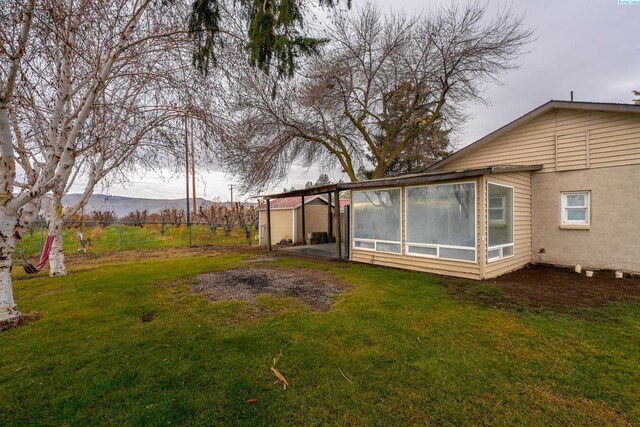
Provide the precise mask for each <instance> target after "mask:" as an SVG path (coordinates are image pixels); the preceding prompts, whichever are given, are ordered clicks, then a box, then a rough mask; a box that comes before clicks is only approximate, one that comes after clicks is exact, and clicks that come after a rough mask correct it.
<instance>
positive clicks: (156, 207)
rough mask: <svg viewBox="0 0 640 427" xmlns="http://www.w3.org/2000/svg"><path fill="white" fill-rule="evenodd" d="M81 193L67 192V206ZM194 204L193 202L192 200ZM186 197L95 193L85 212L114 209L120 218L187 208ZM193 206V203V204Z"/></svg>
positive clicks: (201, 202)
mask: <svg viewBox="0 0 640 427" xmlns="http://www.w3.org/2000/svg"><path fill="white" fill-rule="evenodd" d="M80 196H81V195H80V194H67V195H66V196H64V198H63V199H62V204H63V205H65V206H69V205H72V204H73V203H75V202H76V201H78V199H79V198H80ZM191 203H192V204H193V202H191ZM211 204H213V202H212V201H211V200H206V199H203V198H201V197H198V198H197V206H198V208H200V206H204V207H207V206H210V205H211ZM243 205H254V206H255V205H256V204H255V203H243ZM186 206H187V202H186V199H184V198H183V199H143V198H138V197H122V196H107V195H105V194H94V195H93V196H91V198H90V199H89V202H88V203H87V205H86V206H85V208H84V211H85V212H91V211H114V212H115V213H116V215H117V216H118V217H119V218H120V217H123V216H125V215H126V214H128V213H129V212H133V211H135V210H140V211H143V210H145V209H146V210H147V211H149V213H154V212H159V211H161V210H162V209H185V208H186ZM191 206H192V205H191Z"/></svg>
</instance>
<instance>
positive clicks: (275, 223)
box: [258, 194, 348, 246]
mask: <svg viewBox="0 0 640 427" xmlns="http://www.w3.org/2000/svg"><path fill="white" fill-rule="evenodd" d="M329 198H330V197H329V196H327V195H319V194H316V195H313V196H309V197H303V196H302V197H285V198H279V199H273V200H271V202H270V212H271V244H272V245H276V244H278V243H280V242H281V241H283V240H284V241H287V242H289V241H290V242H291V244H305V243H307V242H309V240H310V239H309V234H311V233H322V232H326V233H327V235H328V237H329V238H331V237H332V235H333V232H332V228H333V227H332V226H331V225H332V222H333V221H332V218H333V212H332V209H329V203H330V202H329V200H328V199H329ZM303 200H304V206H305V209H304V213H303V211H302V201H303ZM341 202H342V203H341V209H342V208H343V205H344V204H345V203H348V201H347V200H342V201H341ZM333 205H334V203H333V202H331V207H332V208H333ZM258 212H259V216H260V218H259V231H258V232H259V237H258V238H259V241H260V245H263V246H266V245H267V244H268V242H267V239H268V238H267V232H266V230H267V205H266V203H263V204H261V205H260V206H259V208H258ZM303 216H304V230H303Z"/></svg>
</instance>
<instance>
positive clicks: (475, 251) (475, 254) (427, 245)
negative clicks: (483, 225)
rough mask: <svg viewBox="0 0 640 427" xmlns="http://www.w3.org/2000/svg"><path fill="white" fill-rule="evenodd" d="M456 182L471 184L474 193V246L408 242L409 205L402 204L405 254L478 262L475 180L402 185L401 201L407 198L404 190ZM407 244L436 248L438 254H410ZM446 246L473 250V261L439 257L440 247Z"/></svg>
mask: <svg viewBox="0 0 640 427" xmlns="http://www.w3.org/2000/svg"><path fill="white" fill-rule="evenodd" d="M458 184H473V193H474V197H473V216H474V220H473V237H474V239H475V245H474V246H451V245H439V244H433V243H414V242H410V241H409V240H408V239H407V227H406V224H407V214H408V213H409V207H408V205H405V206H404V223H405V228H404V239H405V244H404V248H405V255H406V256H412V257H419V258H430V259H444V260H447V261H457V262H466V263H469V264H478V185H477V182H476V181H462V182H446V183H434V184H426V185H411V186H408V187H404V192H403V201H404V200H407V198H406V192H407V191H409V190H410V189H412V188H424V187H436V186H440V185H458ZM409 246H420V247H423V248H436V250H437V255H438V256H433V255H425V254H415V253H413V254H411V253H409ZM441 247H442V248H446V249H466V250H470V251H471V250H472V251H473V254H474V255H473V261H470V260H466V259H456V258H442V257H440V256H439V255H440V248H441Z"/></svg>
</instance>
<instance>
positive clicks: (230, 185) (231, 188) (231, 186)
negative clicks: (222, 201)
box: [229, 184, 233, 205]
mask: <svg viewBox="0 0 640 427" xmlns="http://www.w3.org/2000/svg"><path fill="white" fill-rule="evenodd" d="M229 189H230V190H231V204H232V205H233V184H229Z"/></svg>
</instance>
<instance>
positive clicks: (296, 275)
mask: <svg viewBox="0 0 640 427" xmlns="http://www.w3.org/2000/svg"><path fill="white" fill-rule="evenodd" d="M196 279H197V283H196V285H195V286H194V291H195V292H196V293H203V294H205V295H206V296H207V298H209V299H211V300H214V301H225V300H227V301H228V300H242V301H248V302H249V303H251V304H255V302H256V298H257V297H258V296H259V295H264V294H268V295H273V296H292V297H294V298H297V299H300V300H301V301H303V302H304V303H306V304H307V305H309V306H310V307H311V308H313V309H314V310H318V311H327V310H329V309H330V308H331V304H332V302H333V296H335V295H337V294H341V293H344V292H346V291H347V290H348V289H349V286H348V285H347V284H346V283H344V282H341V281H339V280H337V279H336V278H334V277H331V276H329V275H327V274H325V273H323V272H321V271H318V270H309V269H296V270H289V269H282V268H267V267H261V268H239V269H236V270H225V271H218V272H213V273H207V274H202V275H200V276H198V277H197V278H196Z"/></svg>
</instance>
